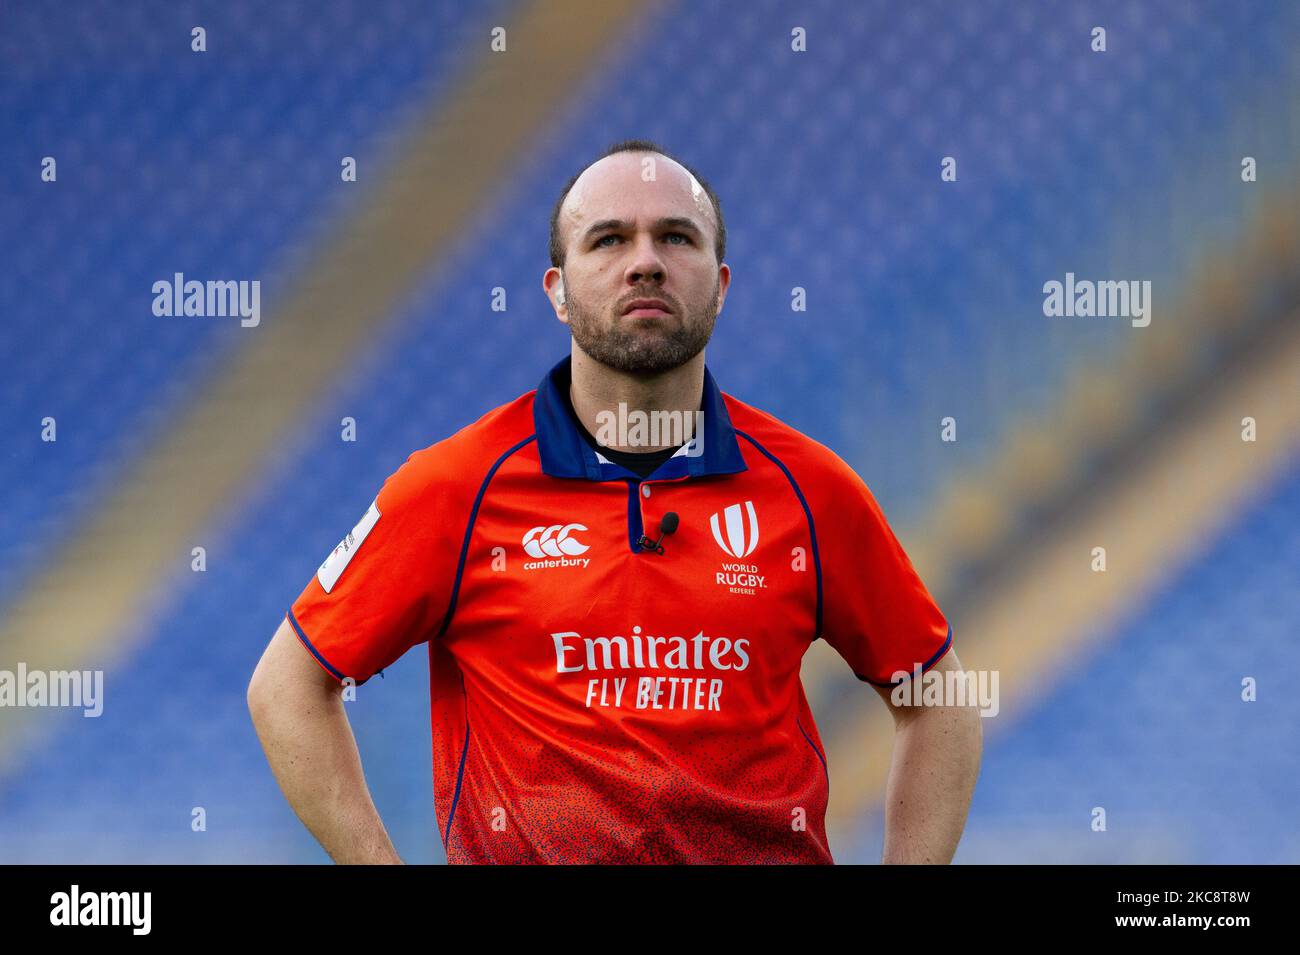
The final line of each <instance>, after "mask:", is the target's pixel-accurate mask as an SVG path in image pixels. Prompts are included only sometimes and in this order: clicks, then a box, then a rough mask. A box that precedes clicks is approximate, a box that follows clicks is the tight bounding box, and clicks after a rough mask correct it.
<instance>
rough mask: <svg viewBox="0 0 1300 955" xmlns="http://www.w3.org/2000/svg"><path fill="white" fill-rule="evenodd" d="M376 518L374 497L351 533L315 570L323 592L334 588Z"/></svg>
mask: <svg viewBox="0 0 1300 955" xmlns="http://www.w3.org/2000/svg"><path fill="white" fill-rule="evenodd" d="M378 520H379V499H378V498H376V499H375V501H374V503H373V504H371V505H370V510H368V511H366V513H365V515H364V516H363V517H362V518H361V520H360V521H358V522H357V526H356V527H354V528H352V533H350V534H349V535H348V536H347V537H345V538H343V540H342V541H341V542H340V543H339V546H338V547H335V548H334V551H333V553H331V554H330V555H329V556H328V557H326V558H325V563H323V564H321V565H320V570H318V571H316V579H317V580H319V581H320V585H321V587H323V588H324V589H325V593H329V592H330V591H331V590H333V589H334V585H335V584H337V583H338V582H339V577H340V576H342V574H343V569H344V568H345V567H347V565H348V561H350V560H351V559H352V555H353V554H355V553H356V552H357V548H359V547H360V546H361V542H362V541H364V540H365V539H366V535H367V534H369V533H370V529H371V528H372V527H374V526H375V523H376V522H377V521H378Z"/></svg>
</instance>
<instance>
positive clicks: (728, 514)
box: [709, 501, 758, 557]
mask: <svg viewBox="0 0 1300 955" xmlns="http://www.w3.org/2000/svg"><path fill="white" fill-rule="evenodd" d="M745 511H746V513H748V514H749V532H748V533H746V532H745V524H744V518H743V517H742V516H741V513H740V505H739V504H732V505H731V506H730V507H727V508H725V509H724V510H723V512H722V525H721V526H720V525H719V523H718V515H717V514H714V515H713V516H712V517H710V518H709V526H710V527H712V528H713V539H714V540H715V541H717V542H718V546H719V547H721V548H722V550H723V551H724V552H725V553H726V554H727V555H729V556H731V557H748V556H749V555H750V554H752V553H754V548H755V547H757V546H758V515H756V514H755V513H754V502H753V501H746V502H745ZM724 526H725V529H726V536H725V537H724V536H723V527H724Z"/></svg>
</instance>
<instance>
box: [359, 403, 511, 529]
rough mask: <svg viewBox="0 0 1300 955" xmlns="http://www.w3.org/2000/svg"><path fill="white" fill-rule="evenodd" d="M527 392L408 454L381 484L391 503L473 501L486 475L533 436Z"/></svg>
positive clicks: (384, 495) (384, 494)
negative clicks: (403, 461)
mask: <svg viewBox="0 0 1300 955" xmlns="http://www.w3.org/2000/svg"><path fill="white" fill-rule="evenodd" d="M534 394H535V392H533V391H529V392H527V393H525V394H522V395H520V396H519V397H518V398H515V399H514V400H513V401H508V402H506V403H505V404H503V405H498V406H497V407H496V408H493V409H492V410H491V411H489V412H487V413H486V414H484V415H483V416H482V417H480V418H479V419H478V420H477V421H474V422H471V423H470V424H467V425H465V426H464V427H463V428H461V429H460V430H459V431H457V432H455V433H454V434H452V435H449V436H448V437H446V438H443V439H442V440H441V441H437V442H435V443H433V444H431V445H429V446H428V447H424V448H421V449H419V450H418V451H414V452H412V453H411V454H410V455H408V456H407V458H406V461H405V463H404V464H402V466H401V467H400V468H398V469H397V470H396V471H395V472H394V473H393V474H392V475H391V476H390V477H389V478H388V480H387V481H386V482H385V483H384V488H383V492H382V496H383V497H386V498H388V499H389V502H390V504H392V505H397V506H402V505H411V504H417V503H446V502H448V501H449V500H456V501H461V502H465V501H472V500H473V497H474V496H475V495H476V494H477V493H478V490H479V488H480V486H481V485H482V483H483V481H484V480H485V479H486V477H487V475H488V474H489V472H490V471H491V470H492V468H493V467H495V466H496V465H497V464H498V462H500V461H502V460H503V459H504V458H506V457H508V456H509V455H510V453H511V452H513V451H516V450H518V449H519V448H521V447H523V446H524V445H526V444H527V443H528V442H529V440H530V439H531V438H532V437H533V434H534V429H533V396H534Z"/></svg>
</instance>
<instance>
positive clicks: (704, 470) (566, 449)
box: [533, 355, 747, 481]
mask: <svg viewBox="0 0 1300 955" xmlns="http://www.w3.org/2000/svg"><path fill="white" fill-rule="evenodd" d="M572 362H573V359H572V356H570V355H565V356H564V358H563V360H561V361H560V362H559V363H557V364H556V365H555V367H554V368H552V369H551V370H550V371H549V372H547V374H546V377H545V378H543V379H542V383H541V384H540V385H538V386H537V394H536V396H535V397H534V399H533V423H534V424H535V426H536V428H537V451H538V454H539V455H540V456H541V459H542V472H543V473H544V474H549V475H550V476H551V477H563V478H586V479H587V480H589V481H608V480H611V479H613V478H622V479H627V478H631V479H632V480H635V481H641V480H643V479H642V478H641V477H639V476H637V475H636V474H634V473H632V472H631V471H629V470H627V469H626V468H623V467H620V466H619V465H617V464H614V463H613V462H611V461H608V460H607V459H606V458H605V456H604V455H602V454H600V453H599V452H597V451H595V450H593V449H592V447H591V446H590V445H589V444H587V442H586V441H584V440H583V438H582V435H580V434H578V431H577V425H576V424H575V423H574V421H573V419H572V418H570V417H569V412H568V409H566V408H565V406H564V405H565V400H566V398H565V396H566V395H567V394H568V391H569V385H570V383H571V382H572V380H573V369H572ZM701 409H702V410H703V412H704V435H703V440H701V438H700V436H698V435H697V436H696V437H695V438H692V439H691V441H690V442H689V443H688V444H686V445H684V446H683V447H682V448H681V449H680V450H679V451H678V452H677V453H676V454H674V455H673V456H672V457H671V458H669V459H668V460H667V461H665V462H664V463H663V464H661V465H660V466H659V468H658V470H656V471H655V472H654V473H653V474H651V475H650V477H649V478H645V479H644V480H651V479H654V480H659V479H661V478H678V477H701V476H703V475H706V474H735V473H736V472H738V471H744V470H747V466H746V464H745V459H744V457H743V456H742V455H741V453H740V443H739V442H738V441H737V440H736V429H735V428H733V427H732V425H731V416H730V415H729V414H727V406H726V403H725V402H724V401H723V400H722V392H721V391H719V390H718V385H717V382H715V381H714V380H713V375H712V374H710V373H709V369H708V367H707V366H706V367H705V369H704V400H703V402H702V404H701ZM701 445H702V446H703V447H702V448H701Z"/></svg>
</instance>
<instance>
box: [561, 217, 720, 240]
mask: <svg viewBox="0 0 1300 955" xmlns="http://www.w3.org/2000/svg"><path fill="white" fill-rule="evenodd" d="M630 227H631V223H630V222H627V221H625V220H623V219H601V220H600V221H599V222H593V223H592V224H591V225H590V226H588V227H587V230H586V231H585V232H584V233H583V234H582V238H583V241H586V240H588V239H592V238H595V236H596V234H597V233H600V232H609V231H611V230H615V229H619V230H625V229H628V228H630ZM654 227H655V228H656V229H682V230H683V231H686V232H693V233H694V234H695V235H697V236H701V237H702V236H703V235H704V232H703V231H702V230H701V229H700V227H699V226H698V225H696V224H695V220H694V219H688V218H687V217H685V216H665V217H663V218H662V219H659V220H658V221H656V222H655V224H654Z"/></svg>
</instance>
